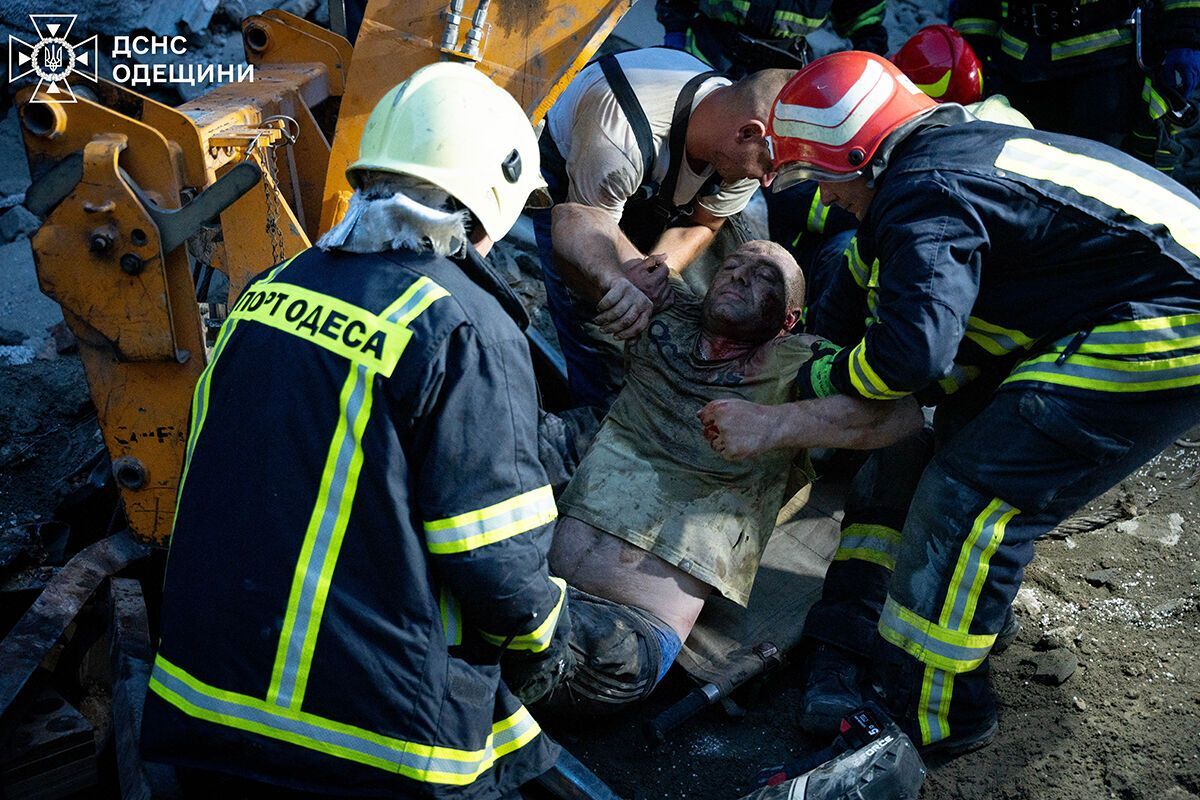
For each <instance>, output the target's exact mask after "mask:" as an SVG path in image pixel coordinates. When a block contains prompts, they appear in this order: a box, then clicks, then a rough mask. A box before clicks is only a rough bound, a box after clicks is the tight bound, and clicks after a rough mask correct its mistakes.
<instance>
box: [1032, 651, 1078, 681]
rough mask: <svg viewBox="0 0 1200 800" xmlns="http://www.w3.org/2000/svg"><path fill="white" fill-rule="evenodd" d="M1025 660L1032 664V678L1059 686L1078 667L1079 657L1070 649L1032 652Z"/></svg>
mask: <svg viewBox="0 0 1200 800" xmlns="http://www.w3.org/2000/svg"><path fill="white" fill-rule="evenodd" d="M1025 661H1026V662H1027V663H1030V664H1032V665H1033V679H1034V680H1035V681H1038V682H1040V683H1045V684H1048V685H1050V686H1061V685H1062V684H1064V683H1066V681H1067V679H1068V678H1070V677H1071V676H1072V675H1074V674H1075V670H1077V669H1079V658H1078V657H1077V656H1076V655H1075V654H1074V653H1072V652H1071V651H1070V650H1050V651H1048V652H1045V653H1034V654H1033V655H1031V656H1029V657H1028V658H1027V659H1025Z"/></svg>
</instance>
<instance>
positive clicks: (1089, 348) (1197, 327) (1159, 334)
mask: <svg viewBox="0 0 1200 800" xmlns="http://www.w3.org/2000/svg"><path fill="white" fill-rule="evenodd" d="M1069 341H1070V338H1069V337H1068V338H1066V339H1064V340H1062V341H1060V342H1055V345H1054V346H1055V348H1056V349H1061V348H1062V347H1065V346H1066V344H1067V343H1068V342H1069ZM1195 347H1200V314H1177V315H1175V316H1170V317H1151V318H1148V319H1135V320H1129V321H1127V322H1118V323H1113V324H1110V325H1097V326H1096V327H1094V328H1092V330H1091V333H1090V334H1089V336H1088V338H1087V339H1085V340H1084V342H1083V344H1082V345H1081V346H1080V347H1079V349H1078V351H1077V352H1079V353H1080V354H1083V355H1087V354H1089V353H1090V354H1093V355H1130V356H1139V355H1150V354H1153V353H1164V352H1169V351H1173V350H1189V349H1192V348H1195Z"/></svg>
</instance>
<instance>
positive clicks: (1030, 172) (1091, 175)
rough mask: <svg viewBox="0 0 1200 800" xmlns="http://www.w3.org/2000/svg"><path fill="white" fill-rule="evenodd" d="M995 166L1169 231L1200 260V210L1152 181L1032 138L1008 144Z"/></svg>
mask: <svg viewBox="0 0 1200 800" xmlns="http://www.w3.org/2000/svg"><path fill="white" fill-rule="evenodd" d="M996 167H997V168H998V169H1001V170H1007V171H1009V172H1012V173H1014V174H1017V175H1024V176H1025V177H1027V178H1033V179H1035V180H1042V181H1049V182H1051V183H1055V184H1057V185H1059V186H1064V187H1066V188H1068V189H1073V190H1074V191H1076V192H1078V193H1079V194H1081V195H1083V196H1084V197H1088V198H1091V199H1092V200H1096V201H1098V202H1100V203H1103V204H1104V205H1106V206H1108V207H1110V208H1114V209H1117V210H1118V211H1123V212H1125V213H1126V214H1128V215H1130V216H1131V217H1134V218H1136V219H1138V220H1140V221H1141V222H1143V223H1145V224H1146V225H1150V226H1161V227H1163V228H1166V230H1167V232H1169V233H1170V235H1171V237H1172V238H1173V239H1174V240H1175V241H1176V243H1178V244H1179V246H1181V247H1183V248H1184V249H1186V250H1187V251H1188V252H1190V253H1192V254H1193V255H1195V256H1197V257H1200V208H1197V207H1196V206H1195V205H1193V204H1192V203H1191V202H1189V201H1188V200H1185V199H1184V198H1183V197H1180V196H1179V195H1177V194H1175V193H1174V192H1172V191H1171V190H1169V189H1167V188H1166V187H1165V186H1162V185H1159V184H1157V183H1154V182H1153V181H1151V180H1149V179H1147V178H1143V177H1141V176H1140V175H1136V174H1134V173H1132V172H1128V171H1126V170H1124V169H1121V168H1120V167H1118V166H1116V165H1114V164H1109V163H1108V162H1105V161H1101V160H1099V159H1096V158H1090V157H1088V156H1082V155H1079V154H1077V153H1069V152H1067V151H1066V150H1060V149H1059V148H1057V147H1052V146H1050V145H1048V144H1042V143H1041V142H1037V141H1034V140H1033V139H1010V140H1009V141H1007V142H1005V144H1004V149H1003V150H1001V151H1000V155H999V156H998V157H997V158H996Z"/></svg>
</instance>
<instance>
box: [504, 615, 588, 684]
mask: <svg viewBox="0 0 1200 800" xmlns="http://www.w3.org/2000/svg"><path fill="white" fill-rule="evenodd" d="M570 641H571V617H570V610H569V609H568V607H567V601H566V598H563V607H562V611H561V612H560V613H559V615H558V624H557V625H556V626H555V628H554V636H553V637H552V638H551V639H550V645H549V646H548V647H547V648H546V649H545V650H542V651H541V652H539V653H532V652H530V651H528V650H514V651H510V652H507V653H505V654H504V660H503V661H501V662H500V675H501V677H503V678H504V683H505V684H506V685H507V686H508V689H509V691H510V692H512V693H513V694H515V695H516V696H517V699H518V700H520V701H521V702H522V703H524V704H525V705H531V704H533V703H536V702H537V701H538V700H541V699H542V698H543V697H545V696H547V695H548V694H550V692H552V691H553V690H554V687H556V686H558V684H560V683H562V681H564V680H565V679H567V678H569V677H570V676H571V674H572V673H573V672H574V671H575V654H574V652H572V650H571V646H570Z"/></svg>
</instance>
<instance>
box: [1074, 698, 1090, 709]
mask: <svg viewBox="0 0 1200 800" xmlns="http://www.w3.org/2000/svg"><path fill="white" fill-rule="evenodd" d="M1072 702H1073V703H1074V705H1075V710H1076V711H1087V703H1086V702H1084V700H1083V698H1082V697H1076V698H1073V699H1072Z"/></svg>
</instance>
